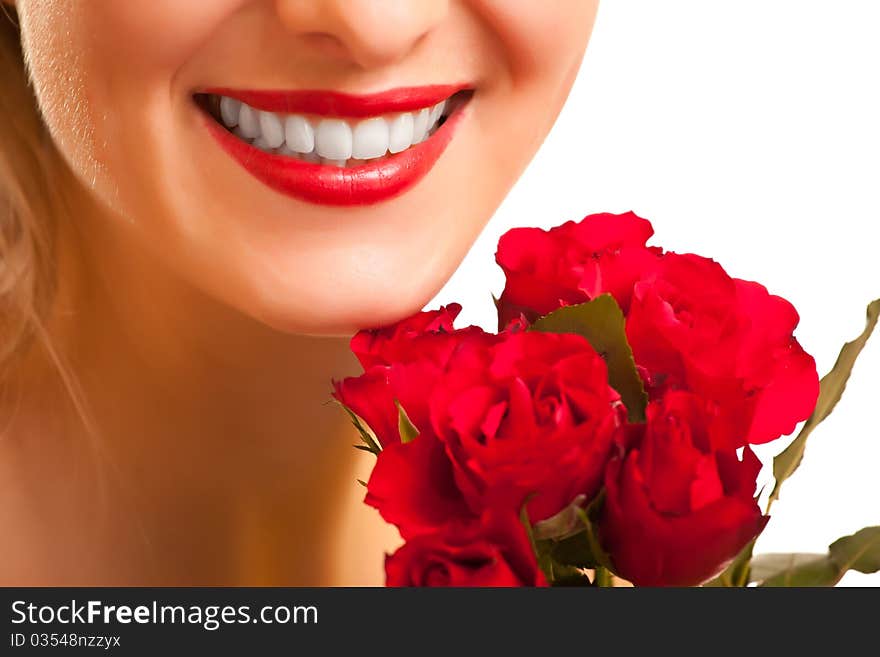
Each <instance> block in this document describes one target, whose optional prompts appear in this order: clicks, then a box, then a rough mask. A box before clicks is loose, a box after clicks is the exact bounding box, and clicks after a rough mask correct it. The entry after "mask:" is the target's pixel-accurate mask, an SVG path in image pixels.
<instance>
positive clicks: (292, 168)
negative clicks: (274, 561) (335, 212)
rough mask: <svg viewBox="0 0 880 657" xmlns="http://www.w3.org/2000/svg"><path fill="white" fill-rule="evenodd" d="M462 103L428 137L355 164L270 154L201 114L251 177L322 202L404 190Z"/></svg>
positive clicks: (445, 139) (436, 150)
mask: <svg viewBox="0 0 880 657" xmlns="http://www.w3.org/2000/svg"><path fill="white" fill-rule="evenodd" d="M466 109H467V108H466V107H459V108H458V109H457V110H456V111H455V112H453V113H452V115H450V116H449V117H448V118H447V119H446V121H445V122H444V123H443V125H441V126H440V127H439V128H437V130H436V131H434V134H433V135H431V136H430V137H429V138H428V139H426V140H425V141H423V142H421V143H420V144H417V145H416V146H412V147H410V148H408V149H406V150H405V151H402V152H400V153H396V154H394V155H391V156H386V157H384V158H381V159H377V160H373V161H370V162H367V163H365V164H362V165H360V166H357V167H336V166H327V165H323V164H314V163H311V162H305V161H304V160H300V159H297V158H295V157H289V156H284V155H272V154H270V153H266V152H264V151H261V150H260V149H259V148H255V147H253V146H251V145H250V144H248V143H246V142H244V141H242V140H241V139H239V138H238V137H236V136H235V135H233V134H232V133H231V132H229V131H228V130H226V129H225V128H224V127H223V126H221V125H220V124H219V123H218V122H217V121H216V120H215V119H214V118H213V117H212V116H210V115H208V114H205V115H204V118H205V121H206V125H207V127H208V131H209V132H210V133H211V134H212V135H213V136H214V139H216V140H217V142H218V143H219V144H220V146H221V147H222V148H223V149H224V150H225V151H226V152H227V153H228V154H229V155H231V156H232V158H233V159H234V160H236V161H237V162H238V163H239V164H240V165H241V166H242V167H244V168H245V169H246V170H247V171H249V172H250V173H251V175H253V176H254V177H255V178H257V179H258V180H260V181H262V182H263V183H264V184H266V185H268V186H269V187H271V188H272V189H274V190H276V191H279V192H281V193H282V194H287V195H288V196H292V197H294V198H297V199H300V200H303V201H307V202H309V203H317V204H320V205H337V206H353V205H371V204H373V203H379V202H381V201H385V200H388V199H391V198H394V197H395V196H398V195H400V194H402V193H403V192H405V191H407V190H408V189H410V188H411V187H413V186H414V185H415V184H416V183H418V182H419V181H420V180H421V179H422V178H424V177H425V176H426V175H427V174H428V172H429V171H430V170H431V169H432V168H433V166H434V164H436V162H437V160H438V159H440V156H441V155H442V154H443V151H444V150H446V146H447V145H448V144H449V142H450V140H451V139H452V135H453V132H454V130H455V128H456V126H457V125H458V123H459V122H460V121H461V118H462V116H463V114H464V111H465V110H466Z"/></svg>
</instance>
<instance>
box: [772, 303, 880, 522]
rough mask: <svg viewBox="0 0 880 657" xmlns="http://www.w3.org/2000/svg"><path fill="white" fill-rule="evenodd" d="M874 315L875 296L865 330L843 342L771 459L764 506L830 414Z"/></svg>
mask: <svg viewBox="0 0 880 657" xmlns="http://www.w3.org/2000/svg"><path fill="white" fill-rule="evenodd" d="M878 316H880V299H876V300H874V301H872V302H871V303H870V304H868V312H867V321H866V324H865V330H864V331H862V334H861V335H860V336H859V337H857V338H856V339H855V340H853V341H851V342H847V343H846V344H845V345H843V348H842V349H841V350H840V354H839V355H838V356H837V362H836V363H834V367H832V368H831V371H830V372H828V374H826V375H825V376H824V377H822V381H821V382H820V384H819V399H818V401H817V402H816V409H815V410H814V411H813V414H812V415H811V416H810V418H809V419H808V420H807V421H806V423H805V424H804V426H803V427H802V428H801V431H800V433H799V434H798V436H797V438H795V439H794V441H792V443H791V444H790V445H789V446H788V447H787V448H785V450H784V451H783V452H782V453H781V454H780V455H779V456H777V457H776V458H775V459H773V477H774V478H775V479H776V484H775V485H774V486H773V492H772V493H771V494H770V499H769V500H768V502H767V510H769V509H770V506H771V505H772V504H773V502H774V501H775V500H778V499H779V489H780V488H781V487H782V483H783V482H784V481H785V480H786V479H788V478H789V477H790V476H791V475H792V474H793V473H794V471H795V470H797V469H798V466H800V464H801V460H802V459H803V457H804V449H805V448H806V444H807V438H808V437H809V436H810V434H811V433H812V432H813V429H815V428H816V427H817V426H818V425H819V423H821V422H822V421H823V420H824V419H825V418H827V417H828V416H829V415H830V414H831V411H833V410H834V407H835V406H836V405H837V402H838V401H840V398H841V397H842V396H843V391H844V390H845V389H846V383H847V381H848V380H849V375H850V373H851V372H852V368H853V365H855V362H856V359H857V358H858V357H859V354H860V353H861V352H862V349H863V348H864V346H865V343H866V342H867V341H868V338H870V337H871V333H872V332H873V331H874V327H875V326H876V325H877V318H878Z"/></svg>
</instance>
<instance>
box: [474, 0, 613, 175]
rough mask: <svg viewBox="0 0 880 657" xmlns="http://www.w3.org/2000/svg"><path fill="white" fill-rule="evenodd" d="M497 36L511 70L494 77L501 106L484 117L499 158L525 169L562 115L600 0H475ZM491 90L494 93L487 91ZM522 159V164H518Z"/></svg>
mask: <svg viewBox="0 0 880 657" xmlns="http://www.w3.org/2000/svg"><path fill="white" fill-rule="evenodd" d="M474 4H475V7H476V8H477V9H478V10H479V11H480V12H481V16H482V18H483V21H484V24H485V25H486V28H487V29H488V30H490V31H491V32H492V33H493V34H494V35H495V37H496V40H497V49H498V51H499V54H500V55H501V56H502V57H503V61H504V62H505V63H506V71H505V73H506V74H505V75H501V76H499V77H498V78H497V79H496V80H494V81H492V82H491V83H490V92H491V94H492V96H493V98H494V101H493V104H494V105H495V106H496V108H499V107H500V108H501V109H500V111H498V110H497V109H496V111H495V112H493V113H492V114H491V115H489V114H487V115H486V116H484V117H483V119H484V125H483V130H484V131H485V133H486V134H487V135H491V138H492V141H493V145H492V150H493V151H494V152H495V153H496V157H497V160H498V162H499V163H502V162H503V163H507V166H509V167H511V169H512V172H513V173H514V174H516V175H518V174H519V172H520V171H521V168H522V167H523V166H525V163H526V161H527V160H528V159H529V158H531V156H532V155H533V154H534V152H535V151H536V150H537V149H538V147H539V146H540V144H541V143H542V142H543V140H544V138H545V137H546V135H547V133H548V132H549V130H550V128H551V127H552V125H553V122H554V121H555V120H556V117H557V116H558V114H559V112H560V110H561V109H562V106H563V104H564V102H565V99H566V98H567V96H568V93H569V91H570V90H571V86H572V84H573V82H574V79H575V76H576V75H577V72H578V69H579V67H580V63H581V61H582V59H583V55H584V50H585V49H586V46H587V43H588V42H589V39H590V34H591V32H592V27H593V22H594V19H595V15H596V10H597V8H598V0H560V1H558V2H552V3H539V2H508V1H506V0H475V2H474ZM487 95H488V94H487ZM517 165H521V166H519V167H518V168H515V169H514V168H513V167H515V166H517Z"/></svg>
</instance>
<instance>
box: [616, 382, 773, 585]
mask: <svg viewBox="0 0 880 657" xmlns="http://www.w3.org/2000/svg"><path fill="white" fill-rule="evenodd" d="M712 416H713V413H712V411H711V409H709V408H708V407H707V403H706V402H705V401H704V400H702V399H701V398H699V397H697V396H696V395H693V394H690V393H684V392H670V393H668V394H667V395H666V396H665V397H664V398H663V399H662V400H660V401H655V402H651V403H650V404H649V405H648V409H647V423H646V425H645V426H644V435H643V438H642V440H641V441H640V443H639V444H638V445H637V446H636V447H635V448H633V449H632V450H631V451H630V452H629V453H628V454H627V455H626V456H625V457H624V458H615V459H614V460H612V461H611V463H610V464H609V466H608V471H607V473H606V476H605V487H606V498H605V505H604V509H603V513H602V519H601V524H600V538H601V541H602V543H603V546H604V547H605V549H606V550H607V551H608V552H609V554H610V556H611V560H612V561H613V563H614V566H615V569H616V571H617V573H618V574H619V575H620V576H621V577H624V578H626V579H628V580H630V581H631V582H633V583H634V584H636V585H639V586H693V585H696V584H700V583H701V582H704V581H705V580H707V579H709V578H710V577H712V576H714V575H716V574H717V573H719V572H720V571H721V570H722V569H723V568H724V567H725V566H726V565H727V563H729V562H730V560H731V559H733V558H734V557H735V556H736V555H737V554H738V553H739V551H740V550H741V549H742V548H743V547H744V546H745V545H746V543H748V542H749V541H750V540H752V539H753V538H754V537H755V536H757V535H758V533H760V531H761V530H762V529H763V528H764V525H765V524H766V522H767V517H764V516H762V515H761V511H760V509H759V508H758V505H757V502H756V501H755V499H754V494H755V479H756V477H757V475H758V471H759V470H760V469H761V464H760V462H759V461H758V459H757V457H756V456H755V455H754V454H753V453H752V451H751V450H750V449H749V448H748V447H746V448H745V450H744V456H743V459H742V461H740V460H739V459H738V458H737V456H736V452H735V450H732V449H727V448H724V447H723V446H720V447H719V445H718V444H717V443H718V439H717V437H716V436H715V435H714V432H713V430H712V425H713V422H712V419H713V417H712Z"/></svg>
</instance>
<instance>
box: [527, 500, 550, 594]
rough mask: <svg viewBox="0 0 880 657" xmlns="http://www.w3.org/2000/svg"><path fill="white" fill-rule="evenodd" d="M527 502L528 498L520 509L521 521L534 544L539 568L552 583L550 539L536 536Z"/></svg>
mask: <svg viewBox="0 0 880 657" xmlns="http://www.w3.org/2000/svg"><path fill="white" fill-rule="evenodd" d="M527 504H528V499H527V500H526V501H525V502H524V503H523V505H522V508H521V509H520V510H519V521H520V522H521V523H522V526H523V527H524V528H525V530H526V536H527V537H528V539H529V543H530V544H531V546H532V552H534V553H535V558H536V559H537V561H538V568H540V569H541V572H543V573H544V577H546V578H547V581H548V582H549V583H550V584H553V559H552V558H551V557H550V552H549V550H548V543H549V541H539V540H537V539H536V538H535V532H534V529H533V528H532V523H531V521H530V520H529V512H528V509H527V508H526V505H527Z"/></svg>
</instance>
